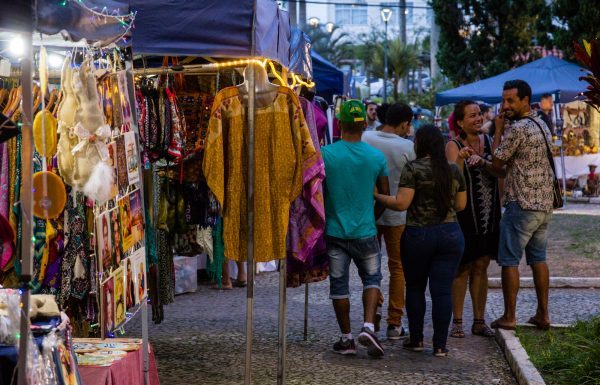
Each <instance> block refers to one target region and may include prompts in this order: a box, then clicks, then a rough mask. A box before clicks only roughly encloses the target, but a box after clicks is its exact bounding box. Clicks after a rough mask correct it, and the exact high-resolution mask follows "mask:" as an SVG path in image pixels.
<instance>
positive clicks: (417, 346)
mask: <svg viewBox="0 0 600 385" xmlns="http://www.w3.org/2000/svg"><path fill="white" fill-rule="evenodd" d="M402 347H403V348H404V349H406V350H410V351H413V352H422V351H423V350H425V348H424V347H423V341H419V342H413V341H411V340H408V341H406V342H404V343H403V344H402Z"/></svg>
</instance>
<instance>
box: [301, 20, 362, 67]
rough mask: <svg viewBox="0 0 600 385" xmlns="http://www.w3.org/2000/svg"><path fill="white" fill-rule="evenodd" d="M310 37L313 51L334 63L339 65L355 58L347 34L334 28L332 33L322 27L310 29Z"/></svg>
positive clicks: (308, 33)
mask: <svg viewBox="0 0 600 385" xmlns="http://www.w3.org/2000/svg"><path fill="white" fill-rule="evenodd" d="M306 33H307V35H308V36H309V37H310V42H311V49H312V50H314V51H315V52H317V53H318V54H319V55H321V56H323V57H324V58H325V59H327V60H329V61H330V62H332V63H333V64H334V65H336V66H337V65H339V64H340V62H341V61H342V60H344V59H351V58H352V56H353V49H352V47H353V45H352V41H351V40H350V39H349V36H348V34H347V33H346V32H342V31H340V30H339V27H337V26H334V27H333V29H332V30H331V33H330V32H328V31H326V30H325V29H323V28H320V27H312V28H308V31H306Z"/></svg>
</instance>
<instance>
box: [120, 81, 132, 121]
mask: <svg viewBox="0 0 600 385" xmlns="http://www.w3.org/2000/svg"><path fill="white" fill-rule="evenodd" d="M117 81H118V85H119V96H120V101H121V112H122V114H123V126H125V130H126V131H127V130H129V129H130V128H131V122H132V118H131V102H130V100H129V92H128V90H127V72H126V71H119V72H117Z"/></svg>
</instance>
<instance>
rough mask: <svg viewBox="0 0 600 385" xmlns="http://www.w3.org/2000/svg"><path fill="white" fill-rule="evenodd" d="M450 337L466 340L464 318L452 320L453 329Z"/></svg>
mask: <svg viewBox="0 0 600 385" xmlns="http://www.w3.org/2000/svg"><path fill="white" fill-rule="evenodd" d="M450 337H454V338H465V331H464V329H463V323H462V318H455V319H453V320H452V329H450Z"/></svg>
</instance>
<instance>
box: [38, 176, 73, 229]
mask: <svg viewBox="0 0 600 385" xmlns="http://www.w3.org/2000/svg"><path fill="white" fill-rule="evenodd" d="M44 179H45V180H44ZM44 184H45V186H44ZM66 203H67V192H66V191H65V185H64V184H63V181H62V179H61V178H60V177H59V176H58V175H56V174H54V173H52V172H50V171H41V172H36V173H35V174H34V175H33V215H35V216H36V217H39V218H44V219H55V218H57V217H58V216H59V215H60V213H62V211H63V210H64V208H65V204H66Z"/></svg>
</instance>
